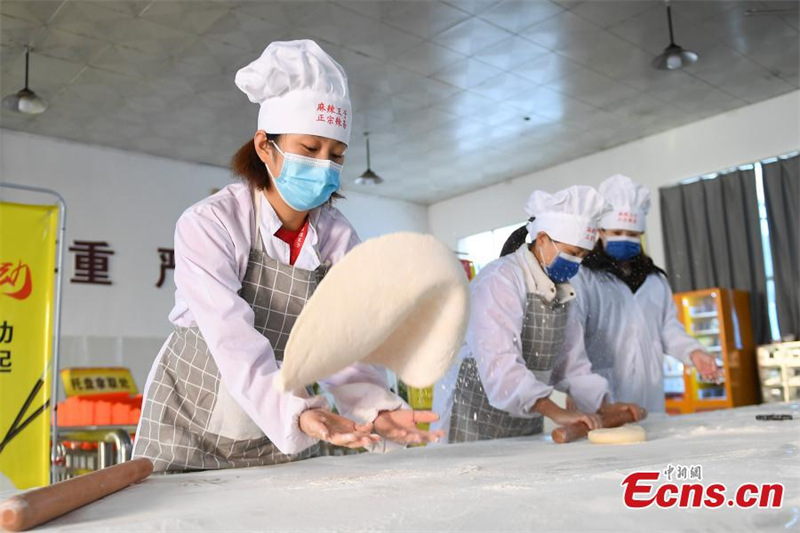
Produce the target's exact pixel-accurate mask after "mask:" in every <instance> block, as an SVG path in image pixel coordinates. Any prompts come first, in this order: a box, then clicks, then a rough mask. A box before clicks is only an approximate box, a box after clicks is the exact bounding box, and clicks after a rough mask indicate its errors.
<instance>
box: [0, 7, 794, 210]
mask: <svg viewBox="0 0 800 533" xmlns="http://www.w3.org/2000/svg"><path fill="white" fill-rule="evenodd" d="M671 5H672V6H673V13H674V17H675V34H676V40H677V42H678V43H679V44H682V45H683V46H685V47H687V48H690V49H692V50H695V51H696V52H698V53H699V54H700V61H699V62H698V63H697V64H696V65H692V66H690V67H689V68H686V69H684V70H682V71H678V72H663V71H658V70H655V69H653V68H652V66H651V64H650V63H651V61H652V60H653V58H654V57H655V55H656V54H658V53H660V52H661V51H662V50H663V48H664V47H665V46H666V44H667V42H668V36H667V27H666V13H665V9H664V4H663V3H662V2H661V1H651V0H635V1H627V0H621V1H611V0H610V1H603V2H596V1H572V0H558V1H547V0H515V1H495V0H475V1H467V0H452V1H445V2H440V1H432V0H431V1H421V0H420V1H396V2H386V1H371V0H364V1H361V0H359V1H350V0H337V1H335V2H328V1H302V2H297V1H270V2H266V1H256V0H241V1H240V0H236V1H226V0H141V1H138V0H132V1H121V0H120V1H117V0H113V1H109V0H97V1H85V0H52V1H51V0H44V1H39V0H30V1H29V0H3V1H2V2H0V45H2V46H0V73H2V80H0V87H2V91H3V94H4V95H5V94H8V93H12V92H16V91H17V90H19V89H20V88H21V87H22V84H23V78H24V53H23V50H24V46H25V45H32V46H33V48H34V51H33V54H32V64H31V68H32V70H31V87H32V88H34V90H36V91H38V92H40V93H41V94H42V95H43V96H44V97H45V98H47V99H48V100H49V101H50V102H51V107H50V109H49V110H48V111H47V112H46V113H45V114H43V115H40V116H37V117H23V116H19V115H15V114H11V113H9V112H8V111H5V110H3V111H2V114H0V126H2V127H4V128H9V129H13V130H20V131H29V132H32V133H38V134H42V135H50V136H55V137H62V138H67V139H74V140H77V141H83V142H88V143H96V144H101V145H106V146H113V147H116V148H120V149H124V150H132V151H139V152H145V153H149V154H154V155H162V156H165V157H172V158H178V159H184V160H188V161H196V162H201V163H206V164H212V165H220V166H225V165H227V163H228V161H229V159H230V156H231V155H232V153H233V151H234V150H236V149H237V148H238V147H239V146H241V145H242V144H243V143H244V142H246V141H247V139H248V138H249V137H250V136H251V135H252V132H253V128H254V127H255V123H256V114H257V106H255V105H254V104H251V103H249V102H248V101H247V99H246V97H244V95H242V94H241V93H240V92H239V91H238V90H237V89H236V87H235V85H234V83H233V76H234V74H235V72H236V70H238V69H239V68H240V67H241V66H243V65H245V64H247V63H248V62H250V61H252V60H253V59H255V57H257V55H258V54H260V52H261V51H262V50H263V48H264V47H265V46H266V44H267V43H268V42H270V41H273V40H289V39H298V38H313V39H316V40H317V41H318V42H319V43H320V44H321V45H322V47H323V48H324V49H326V50H327V51H328V52H329V53H330V54H331V55H332V56H333V57H334V58H335V59H337V60H338V61H339V62H340V63H341V64H342V65H343V66H344V67H345V69H346V70H347V72H348V76H349V79H350V84H351V94H352V100H353V107H354V114H355V123H354V130H353V137H352V142H351V147H350V149H349V152H348V162H347V165H346V166H345V170H344V174H343V177H344V183H345V184H346V185H345V191H346V190H348V189H355V186H354V185H352V181H351V180H352V179H353V178H355V177H356V176H358V175H359V174H361V173H362V172H363V170H364V169H365V168H366V161H365V159H366V150H365V147H364V133H365V132H369V133H370V139H371V147H372V149H373V152H372V168H373V170H374V171H375V172H377V173H378V174H379V175H381V176H382V177H383V178H384V179H385V183H384V184H382V185H381V186H379V187H372V188H369V189H359V190H363V192H365V193H367V194H376V195H381V196H386V197H392V198H398V199H405V200H410V201H415V202H421V203H431V202H435V201H438V200H442V199H444V198H447V197H451V196H454V195H457V194H460V193H463V192H467V191H470V190H473V189H475V188H478V187H484V186H486V185H490V184H492V183H496V182H498V181H502V180H506V179H510V178H514V177H516V176H519V175H522V174H525V173H529V172H533V171H535V170H538V169H541V168H544V167H546V166H549V165H553V164H557V163H560V162H563V161H565V160H569V159H572V158H575V157H578V156H581V155H585V154H589V153H592V152H594V151H598V150H602V149H606V148H609V147H613V146H616V145H619V144H621V143H624V142H628V141H631V140H634V139H637V138H640V137H642V136H645V135H651V134H654V133H657V132H659V131H665V130H667V129H669V128H674V127H677V126H681V125H684V124H688V123H690V122H692V121H696V120H700V119H702V118H706V117H709V116H712V115H714V114H717V113H722V112H725V111H728V110H731V109H736V108H737V107H740V106H744V105H747V104H749V103H753V102H758V101H761V100H764V99H767V98H771V97H774V96H777V95H780V94H783V93H786V92H788V91H791V90H796V89H797V88H798V83H800V82H799V81H798V65H800V57H798V51H800V40H799V39H798V26H800V24H798V18H799V17H800V15H798V13H797V11H794V12H788V11H787V9H790V8H796V7H797V5H798V3H797V2H794V1H786V2H773V1H764V2H760V1H741V2H734V1H680V0H676V1H673V2H671ZM776 9H779V10H780V11H778V12H776V11H774V10H776ZM770 10H773V11H770ZM753 11H755V13H754V14H753V13H752V12H753Z"/></svg>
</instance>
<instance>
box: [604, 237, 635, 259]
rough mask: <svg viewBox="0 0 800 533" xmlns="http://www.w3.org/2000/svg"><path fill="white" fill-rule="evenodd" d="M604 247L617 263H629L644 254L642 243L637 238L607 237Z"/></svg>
mask: <svg viewBox="0 0 800 533" xmlns="http://www.w3.org/2000/svg"><path fill="white" fill-rule="evenodd" d="M604 247H605V249H606V253H607V254H608V255H610V256H611V257H613V258H614V259H616V260H617V261H627V260H628V259H632V258H634V257H636V256H637V255H639V254H640V253H642V243H641V241H639V239H638V238H637V237H617V236H615V237H606V239H605V243H604Z"/></svg>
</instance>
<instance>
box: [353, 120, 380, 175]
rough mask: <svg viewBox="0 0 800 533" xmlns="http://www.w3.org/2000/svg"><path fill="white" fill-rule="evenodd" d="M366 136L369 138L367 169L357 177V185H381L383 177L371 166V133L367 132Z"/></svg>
mask: <svg viewBox="0 0 800 533" xmlns="http://www.w3.org/2000/svg"><path fill="white" fill-rule="evenodd" d="M364 137H366V138H367V170H366V171H364V173H363V174H361V175H360V176H359V177H357V178H356V179H355V182H356V185H380V184H381V183H383V178H381V177H380V176H378V175H377V174H375V173H374V172H373V171H372V169H371V168H370V160H369V133H365V134H364Z"/></svg>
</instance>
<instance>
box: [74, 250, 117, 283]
mask: <svg viewBox="0 0 800 533" xmlns="http://www.w3.org/2000/svg"><path fill="white" fill-rule="evenodd" d="M69 251H70V252H75V277H74V278H72V279H71V280H70V281H71V282H72V283H92V284H95V285H111V280H110V279H109V278H108V266H109V256H111V255H114V251H113V250H111V249H110V248H108V243H107V242H106V241H74V245H73V246H71V247H70V249H69Z"/></svg>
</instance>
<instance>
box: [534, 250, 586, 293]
mask: <svg viewBox="0 0 800 533" xmlns="http://www.w3.org/2000/svg"><path fill="white" fill-rule="evenodd" d="M550 242H551V243H552V244H553V246H554V247H555V249H556V250H557V251H558V255H556V257H555V259H553V261H552V262H551V263H550V264H549V265H544V272H545V274H547V277H549V278H550V279H551V280H552V281H553V282H554V283H565V282H567V281H569V279H570V278H572V277H573V276H575V274H577V273H578V270H579V269H580V267H581V261H582V259H581V258H580V257H576V256H574V255H570V254H568V253H566V252H562V251H561V250H559V249H558V246H556V243H554V242H553V241H552V240H551V241H550ZM542 263H544V260H542Z"/></svg>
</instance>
